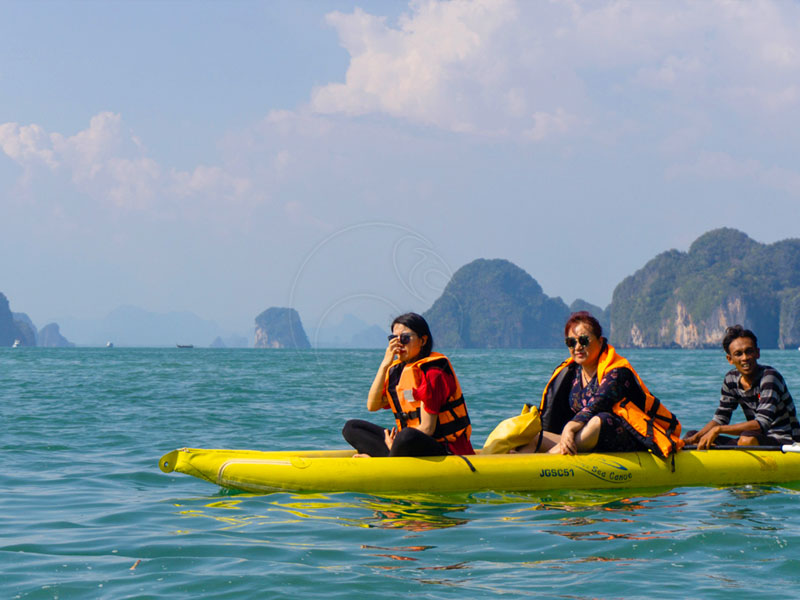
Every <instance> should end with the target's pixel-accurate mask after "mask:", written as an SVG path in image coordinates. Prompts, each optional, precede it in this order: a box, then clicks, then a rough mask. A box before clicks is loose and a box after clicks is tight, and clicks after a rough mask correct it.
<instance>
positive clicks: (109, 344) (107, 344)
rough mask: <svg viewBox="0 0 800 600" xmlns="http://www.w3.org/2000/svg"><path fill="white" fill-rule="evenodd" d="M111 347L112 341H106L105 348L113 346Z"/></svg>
mask: <svg viewBox="0 0 800 600" xmlns="http://www.w3.org/2000/svg"><path fill="white" fill-rule="evenodd" d="M113 347H114V343H113V342H106V348H113Z"/></svg>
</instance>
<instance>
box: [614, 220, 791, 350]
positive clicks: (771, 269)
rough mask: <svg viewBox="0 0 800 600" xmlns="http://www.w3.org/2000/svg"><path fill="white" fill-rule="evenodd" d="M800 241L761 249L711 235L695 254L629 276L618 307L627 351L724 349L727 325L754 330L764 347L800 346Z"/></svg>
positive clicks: (676, 255) (618, 330) (617, 332)
mask: <svg viewBox="0 0 800 600" xmlns="http://www.w3.org/2000/svg"><path fill="white" fill-rule="evenodd" d="M799 310H800V240H797V239H791V240H783V241H780V242H776V243H774V244H769V245H766V244H760V243H758V242H756V241H754V240H752V239H751V238H749V237H748V236H747V235H746V234H744V233H742V232H741V231H737V230H735V229H729V228H723V229H715V230H713V231H709V232H708V233H705V234H704V235H702V236H700V237H699V238H697V240H695V242H694V243H693V244H692V245H691V247H690V248H689V251H688V252H678V251H677V250H670V251H668V252H664V253H662V254H659V255H658V256H656V257H655V258H654V259H652V260H651V261H649V262H648V263H647V264H646V265H645V266H644V267H643V268H641V269H640V270H639V271H637V272H636V273H634V274H633V275H631V276H630V277H627V278H625V279H624V280H623V281H622V282H621V283H620V284H619V285H618V286H617V287H616V289H615V290H614V296H613V299H612V302H611V309H610V317H611V324H612V329H611V340H612V342H614V343H616V344H618V345H620V346H643V347H653V346H656V347H658V346H661V347H664V346H681V347H706V346H713V347H717V346H718V345H719V342H720V340H721V339H722V334H723V332H724V330H725V327H726V326H728V325H731V324H733V323H741V324H743V325H745V326H746V327H750V328H752V329H753V330H754V331H755V332H756V334H757V335H758V337H759V343H760V345H761V346H762V347H764V348H774V347H784V346H796V345H797V344H798V342H800V335H798V334H800V331H798V325H797V319H796V317H797V314H798V311H799Z"/></svg>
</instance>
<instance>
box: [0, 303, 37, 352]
mask: <svg viewBox="0 0 800 600" xmlns="http://www.w3.org/2000/svg"><path fill="white" fill-rule="evenodd" d="M16 340H19V341H20V344H21V345H22V346H35V345H36V328H35V327H33V324H32V323H30V319H29V318H28V315H26V314H24V313H12V312H11V309H10V308H9V304H8V298H6V296H5V294H3V293H2V292H0V346H13V345H14V342H15V341H16Z"/></svg>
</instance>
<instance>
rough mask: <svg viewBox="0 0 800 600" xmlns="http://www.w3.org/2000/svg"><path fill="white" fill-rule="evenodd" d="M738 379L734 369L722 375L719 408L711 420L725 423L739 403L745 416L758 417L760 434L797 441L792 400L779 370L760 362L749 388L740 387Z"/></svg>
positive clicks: (799, 426)
mask: <svg viewBox="0 0 800 600" xmlns="http://www.w3.org/2000/svg"><path fill="white" fill-rule="evenodd" d="M740 379H741V375H740V374H739V372H738V371H737V370H736V369H732V370H730V371H728V373H727V374H726V375H725V380H724V381H723V382H722V392H721V397H720V400H719V408H717V412H715V413H714V419H713V420H714V421H715V422H716V423H719V424H720V425H727V424H728V423H730V422H731V416H732V415H733V411H734V410H736V407H737V406H741V407H742V411H743V412H744V417H745V419H746V420H747V421H752V420H756V421H758V424H759V425H760V426H761V433H763V434H764V435H767V436H770V437H774V438H777V439H779V440H781V441H782V442H783V443H786V444H791V443H792V441H798V442H800V423H799V422H798V420H797V413H796V411H795V407H794V401H793V400H792V395H791V394H790V393H789V389H788V388H787V387H786V382H785V381H784V380H783V377H782V376H781V374H780V373H778V371H776V370H775V369H773V368H772V367H768V366H766V365H760V369H759V372H758V375H757V377H756V380H755V382H754V384H753V385H752V387H751V388H750V389H749V390H745V389H744V388H742V386H741V385H740V383H739V380H740Z"/></svg>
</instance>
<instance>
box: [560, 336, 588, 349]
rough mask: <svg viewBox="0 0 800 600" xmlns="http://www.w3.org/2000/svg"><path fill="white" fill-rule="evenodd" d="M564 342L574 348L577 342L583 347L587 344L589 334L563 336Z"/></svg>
mask: <svg viewBox="0 0 800 600" xmlns="http://www.w3.org/2000/svg"><path fill="white" fill-rule="evenodd" d="M564 343H565V344H566V345H567V348H574V347H575V346H576V345H578V344H580V345H581V346H583V347H584V348H585V347H586V346H588V345H589V336H588V335H579V336H578V337H577V338H574V337H566V338H564Z"/></svg>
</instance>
